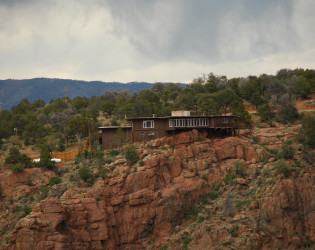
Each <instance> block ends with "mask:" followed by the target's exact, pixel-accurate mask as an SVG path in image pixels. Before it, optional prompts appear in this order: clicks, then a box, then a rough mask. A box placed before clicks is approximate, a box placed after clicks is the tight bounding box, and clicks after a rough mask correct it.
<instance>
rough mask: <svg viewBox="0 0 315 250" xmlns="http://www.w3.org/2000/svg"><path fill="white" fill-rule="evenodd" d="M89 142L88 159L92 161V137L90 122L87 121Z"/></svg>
mask: <svg viewBox="0 0 315 250" xmlns="http://www.w3.org/2000/svg"><path fill="white" fill-rule="evenodd" d="M89 143H90V146H89V148H90V153H91V158H90V160H91V161H92V138H91V124H90V122H89Z"/></svg>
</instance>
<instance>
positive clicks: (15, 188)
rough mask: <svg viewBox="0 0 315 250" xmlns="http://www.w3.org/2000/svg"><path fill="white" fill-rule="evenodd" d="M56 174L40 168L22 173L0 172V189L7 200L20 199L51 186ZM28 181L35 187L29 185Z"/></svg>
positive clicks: (28, 169)
mask: <svg viewBox="0 0 315 250" xmlns="http://www.w3.org/2000/svg"><path fill="white" fill-rule="evenodd" d="M55 176H56V174H55V173H54V172H53V171H47V170H43V169H40V168H26V169H24V171H22V172H17V173H13V172H10V171H6V172H2V173H1V172H0V189H1V190H2V195H3V196H4V197H5V198H6V199H18V198H19V197H20V196H22V195H26V194H31V193H33V192H35V191H36V190H37V189H38V188H39V187H41V186H45V185H47V184H49V182H50V180H51V178H52V177H55ZM28 181H30V183H32V184H33V185H32V186H30V185H27V183H28Z"/></svg>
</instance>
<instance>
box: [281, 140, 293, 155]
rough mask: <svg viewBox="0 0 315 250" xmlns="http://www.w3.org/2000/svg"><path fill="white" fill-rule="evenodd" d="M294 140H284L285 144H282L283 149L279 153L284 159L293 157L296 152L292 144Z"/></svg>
mask: <svg viewBox="0 0 315 250" xmlns="http://www.w3.org/2000/svg"><path fill="white" fill-rule="evenodd" d="M291 144H292V142H291V141H286V142H284V144H283V145H282V147H281V148H282V151H281V152H280V153H279V156H280V158H283V159H292V158H293V156H294V154H295V150H294V147H292V146H291Z"/></svg>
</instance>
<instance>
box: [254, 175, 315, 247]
mask: <svg viewBox="0 0 315 250" xmlns="http://www.w3.org/2000/svg"><path fill="white" fill-rule="evenodd" d="M314 193H315V174H314V173H312V172H309V173H306V174H304V176H303V177H302V178H297V179H283V180H280V181H279V182H277V184H276V185H275V187H274V191H273V192H272V193H271V195H270V197H267V198H266V199H264V200H262V201H261V205H260V207H261V208H260V210H259V217H258V218H259V220H258V221H257V230H258V233H259V239H260V242H261V244H262V245H263V246H264V245H265V246H267V247H266V248H268V247H270V248H272V247H277V246H282V247H283V248H288V247H289V246H290V247H291V248H295V249H300V248H302V247H304V246H305V243H307V241H309V242H315V200H314V196H313V195H314Z"/></svg>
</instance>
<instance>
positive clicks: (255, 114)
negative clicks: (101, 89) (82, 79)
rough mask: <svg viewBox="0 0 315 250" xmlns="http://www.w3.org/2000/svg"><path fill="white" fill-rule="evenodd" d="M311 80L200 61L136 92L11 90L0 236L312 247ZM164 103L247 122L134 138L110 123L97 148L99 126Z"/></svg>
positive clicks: (73, 245) (93, 244) (55, 242)
mask: <svg viewBox="0 0 315 250" xmlns="http://www.w3.org/2000/svg"><path fill="white" fill-rule="evenodd" d="M314 87H315V71H314V70H303V69H296V70H286V69H283V70H280V71H279V72H278V73H277V74H276V75H275V76H272V75H261V76H259V77H256V76H249V77H247V78H233V79H227V78H226V77H224V76H216V75H214V74H212V73H211V74H208V75H205V76H202V77H198V78H196V79H193V80H192V82H191V84H189V85H187V86H186V87H185V88H183V86H181V85H180V84H175V83H168V84H162V83H155V84H153V85H152V87H151V89H147V90H141V91H139V92H135V93H131V92H130V91H128V90H123V91H120V92H105V93H103V94H100V95H98V96H93V97H91V98H88V97H82V96H78V97H75V98H69V97H64V98H57V99H55V100H51V101H50V102H49V103H46V102H45V101H43V100H35V101H29V100H28V99H24V100H22V101H21V102H20V103H19V104H18V105H16V106H13V107H12V109H11V110H10V111H7V110H2V111H1V113H0V232H1V233H0V245H1V247H2V248H3V249H55V248H58V249H59V248H60V249H61V248H62V249H107V248H110V249H155V248H159V249H179V248H183V249H188V247H190V249H215V248H220V249H221V248H223V249H230V248H234V249H243V248H244V249H245V248H246V249H259V248H262V249H276V248H280V247H281V248H282V249H301V248H303V247H304V248H309V247H312V246H313V245H314V243H315V231H314V227H313V225H314V218H315V217H314V202H313V200H314V199H313V194H314V192H315V190H314V187H315V186H314V180H315V178H314V167H313V164H314V156H315V152H314V149H315V115H314V111H315V102H314V100H313V99H312V98H314V96H315V95H314V90H315V89H314ZM297 100H298V102H297ZM297 104H298V105H297ZM301 106H307V109H306V110H304V111H305V112H299V111H301V110H298V109H297V108H301ZM248 107H251V108H252V109H253V110H254V111H251V112H250V113H249V112H248ZM172 110H190V111H191V114H192V115H196V114H198V115H202V114H204V115H216V114H230V113H232V114H236V115H238V116H242V117H245V118H246V122H247V123H248V124H249V125H251V126H250V127H251V129H245V130H241V131H238V132H239V133H238V134H236V135H235V136H228V137H211V138H206V137H204V135H203V134H202V133H200V132H198V130H192V131H188V132H187V131H186V132H183V133H179V134H175V135H173V136H170V137H163V138H159V139H157V140H154V141H147V142H143V143H134V144H128V142H127V140H126V138H124V137H125V136H124V135H121V134H120V132H119V131H120V129H118V131H117V138H115V140H116V139H119V143H117V145H118V146H119V147H117V148H115V149H110V150H102V149H101V147H100V145H99V141H98V139H97V132H98V129H97V127H98V126H104V125H115V126H119V125H124V124H125V123H126V121H125V119H124V118H125V117H126V116H127V117H136V116H138V117H139V116H153V114H155V115H156V116H167V115H170V114H171V111H172ZM89 132H91V137H90V136H89V134H90V133H89ZM118 137H119V138H118ZM89 139H91V142H92V143H91V144H89V145H88V144H87V143H86V142H87V141H89ZM125 144H127V145H125ZM90 146H91V147H90ZM64 151H66V152H64ZM74 151H75V152H76V154H75V155H73V157H69V158H67V159H64V160H63V161H62V162H59V163H54V162H53V161H52V159H51V158H52V155H53V154H56V153H59V152H64V153H62V154H68V153H71V152H74ZM78 152H80V153H79V154H78ZM34 155H35V156H36V158H39V157H40V161H39V162H38V163H34V162H32V161H31V158H30V157H33V156H34Z"/></svg>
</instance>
